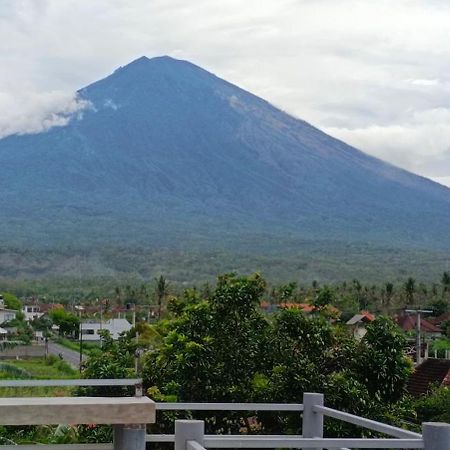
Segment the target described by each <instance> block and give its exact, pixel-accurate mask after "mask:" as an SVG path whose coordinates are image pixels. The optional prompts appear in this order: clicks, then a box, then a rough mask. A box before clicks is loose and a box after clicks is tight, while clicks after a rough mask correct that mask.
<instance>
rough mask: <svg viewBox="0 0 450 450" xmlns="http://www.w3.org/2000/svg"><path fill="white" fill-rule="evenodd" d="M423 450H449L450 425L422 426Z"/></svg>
mask: <svg viewBox="0 0 450 450" xmlns="http://www.w3.org/2000/svg"><path fill="white" fill-rule="evenodd" d="M422 436H423V444H424V450H450V423H440V422H425V423H423V424H422Z"/></svg>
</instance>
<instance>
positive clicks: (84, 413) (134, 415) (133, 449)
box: [0, 379, 450, 450]
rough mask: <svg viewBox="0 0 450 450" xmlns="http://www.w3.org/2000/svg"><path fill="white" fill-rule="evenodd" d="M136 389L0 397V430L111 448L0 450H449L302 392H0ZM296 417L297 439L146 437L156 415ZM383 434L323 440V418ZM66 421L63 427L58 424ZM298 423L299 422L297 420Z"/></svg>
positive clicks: (191, 429) (434, 436)
mask: <svg viewBox="0 0 450 450" xmlns="http://www.w3.org/2000/svg"><path fill="white" fill-rule="evenodd" d="M30 386H41V387H42V386H135V388H136V390H135V396H134V397H76V398H75V397H57V398H48V397H44V398H38V399H37V398H35V397H34V398H33V397H32V398H17V397H14V398H0V425H8V424H14V425H35V424H42V423H47V424H57V423H60V422H61V421H63V422H64V421H67V422H68V423H78V424H84V423H97V424H112V425H113V427H114V442H113V443H111V444H72V445H49V446H40V445H39V446H32V445H31V446H30V445H27V446H8V445H6V446H0V450H10V449H11V450H39V449H41V448H43V447H44V448H45V450H145V447H146V443H156V442H173V443H174V450H205V449H209V448H215V449H221V448H249V449H251V448H258V449H263V448H303V449H306V450H313V449H330V450H337V449H341V450H347V449H353V448H357V449H366V448H371V449H374V448H378V449H385V448H391V449H416V448H419V449H422V448H423V449H425V450H450V424H446V423H424V424H422V434H419V433H415V432H412V431H408V430H405V429H403V428H399V427H395V426H392V425H388V424H384V423H381V422H377V421H374V420H371V419H366V418H363V417H360V416H355V415H353V414H349V413H346V412H343V411H339V410H336V409H332V408H329V407H326V406H324V397H323V395H322V394H316V393H305V394H304V396H303V403H302V404H297V403H295V404H283V403H281V404H267V403H154V402H152V401H151V400H150V399H148V398H146V397H142V380H140V379H132V380H11V381H9V380H8V381H5V380H4V381H0V387H30ZM168 410H171V411H173V410H185V411H249V412H251V411H294V412H298V413H299V416H300V413H302V432H303V434H302V435H205V433H204V428H205V425H204V422H203V421H201V420H176V421H175V434H167V435H161V434H146V424H150V423H154V422H155V412H156V411H168ZM326 417H330V418H333V419H337V420H342V421H344V422H347V423H350V424H353V425H357V426H360V427H364V428H367V429H369V430H372V431H376V432H378V433H381V434H384V435H386V437H385V438H364V439H363V438H324V437H323V424H324V419H325V418H326ZM63 419H64V420H63ZM299 420H300V417H299Z"/></svg>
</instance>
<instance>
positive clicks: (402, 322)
mask: <svg viewBox="0 0 450 450" xmlns="http://www.w3.org/2000/svg"><path fill="white" fill-rule="evenodd" d="M396 321H397V324H398V325H399V326H400V327H401V328H402V329H403V330H404V331H411V330H415V329H416V324H417V316H416V315H403V316H398V317H397V318H396ZM420 328H421V330H422V331H426V332H428V333H440V332H441V329H440V328H438V327H437V326H436V325H433V324H432V323H431V322H429V321H428V320H426V319H424V318H421V319H420Z"/></svg>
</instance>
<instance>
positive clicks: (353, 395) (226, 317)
mask: <svg viewBox="0 0 450 450" xmlns="http://www.w3.org/2000/svg"><path fill="white" fill-rule="evenodd" d="M265 288H266V284H265V281H264V280H263V279H262V278H261V277H260V276H259V275H253V276H251V277H236V276H234V275H225V276H222V277H220V278H219V281H218V284H217V286H216V288H215V289H214V290H211V292H210V293H209V295H208V296H204V295H202V294H201V293H200V292H198V291H196V290H192V289H190V290H186V291H185V293H184V295H183V296H182V297H179V298H175V297H173V298H172V299H171V301H170V303H169V305H168V308H169V312H168V316H167V318H166V319H165V320H162V321H160V322H158V323H157V324H155V325H153V326H149V325H146V327H147V328H148V329H149V330H153V333H152V335H153V339H151V340H150V341H149V342H147V343H145V344H144V343H143V342H142V341H138V342H137V341H136V340H135V339H134V338H133V335H132V334H131V333H129V334H128V335H127V336H124V337H123V338H122V339H121V340H119V341H118V342H113V341H111V340H105V341H104V347H103V351H102V352H101V353H98V354H96V355H95V356H93V357H91V358H89V359H88V361H87V365H86V370H85V372H84V376H87V377H99V376H103V377H110V376H115V377H128V376H130V375H131V374H132V373H133V369H134V355H135V351H136V349H137V348H142V349H143V350H144V352H145V353H144V356H143V367H142V373H143V376H144V380H145V384H146V388H147V392H148V395H150V396H151V397H152V398H154V399H155V400H158V401H219V402H220V401H223V402H226V401H231V402H299V403H301V401H302V396H303V393H304V392H324V393H325V396H326V398H327V404H329V405H331V406H333V407H336V408H339V409H342V410H346V411H349V412H352V413H355V414H359V415H363V416H366V417H372V418H374V419H378V420H383V421H388V422H390V423H401V421H402V420H403V419H405V418H406V417H408V418H410V417H412V416H413V415H414V413H413V410H412V409H411V407H410V404H409V402H408V400H407V398H406V396H405V384H406V380H407V378H408V375H409V374H410V373H411V371H412V364H411V362H410V360H409V359H408V358H406V356H404V354H403V347H404V345H405V337H404V335H403V333H402V332H401V331H400V330H399V329H398V327H397V326H396V325H394V324H393V322H392V321H391V320H390V319H388V318H385V317H380V318H378V319H377V320H375V322H373V323H372V324H371V325H370V326H369V327H368V333H367V335H366V337H365V338H364V339H363V340H362V341H357V340H355V339H354V338H353V336H352V335H351V333H350V332H349V331H348V329H346V328H344V327H341V326H336V325H333V324H332V323H331V322H330V318H329V308H327V306H328V305H327V304H326V298H332V296H329V295H328V294H329V293H330V291H329V290H327V291H326V292H328V294H327V295H321V296H319V298H320V307H319V308H317V310H316V312H315V313H312V314H310V315H305V314H304V313H303V312H301V311H300V310H295V309H294V310H280V311H279V312H277V313H275V314H274V315H271V316H268V315H265V314H264V313H262V312H261V310H260V308H259V304H260V301H261V299H262V296H263V293H264V292H265ZM324 292H325V291H324ZM201 416H202V417H206V418H207V426H208V429H209V432H219V431H222V432H237V431H238V430H239V429H241V428H242V416H241V415H239V414H235V413H219V414H214V420H213V416H212V415H206V416H205V414H202V415H201ZM171 418H172V419H173V415H171ZM257 420H258V424H259V425H258V429H260V430H261V431H264V432H286V433H298V432H300V430H299V429H298V427H299V425H300V423H299V422H300V421H299V420H298V416H297V415H289V414H287V415H283V417H280V416H279V415H278V414H268V413H264V414H258V415H257ZM170 426H171V421H168V420H165V419H164V418H163V419H162V420H161V422H160V423H159V424H158V427H160V428H159V431H161V432H169V429H170ZM327 427H328V428H327V432H328V433H332V434H335V435H338V436H345V435H349V434H353V435H355V433H361V430H357V429H355V428H354V427H350V426H343V425H338V424H337V423H335V422H333V421H329V422H328V424H327Z"/></svg>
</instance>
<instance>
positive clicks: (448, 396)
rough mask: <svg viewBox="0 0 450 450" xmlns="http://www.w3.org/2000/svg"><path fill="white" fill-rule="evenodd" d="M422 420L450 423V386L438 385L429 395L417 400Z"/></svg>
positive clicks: (416, 403)
mask: <svg viewBox="0 0 450 450" xmlns="http://www.w3.org/2000/svg"><path fill="white" fill-rule="evenodd" d="M415 408H416V411H417V417H418V419H419V420H420V422H447V423H450V387H449V386H436V387H435V388H434V389H433V391H432V393H431V394H430V395H428V396H425V397H421V398H420V399H419V400H417V401H416V402H415Z"/></svg>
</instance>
